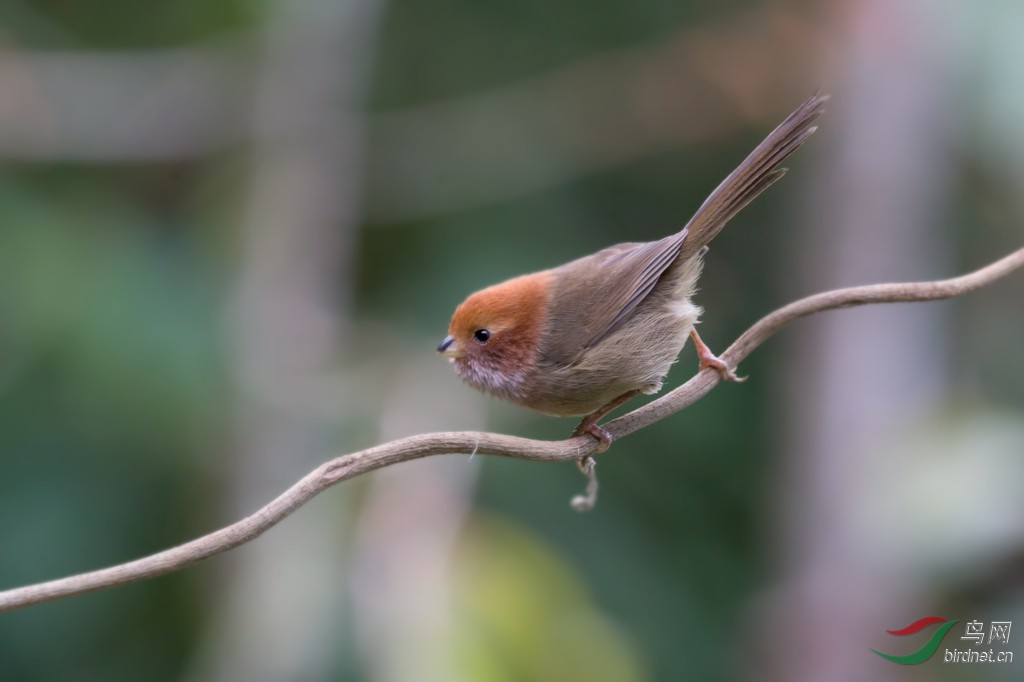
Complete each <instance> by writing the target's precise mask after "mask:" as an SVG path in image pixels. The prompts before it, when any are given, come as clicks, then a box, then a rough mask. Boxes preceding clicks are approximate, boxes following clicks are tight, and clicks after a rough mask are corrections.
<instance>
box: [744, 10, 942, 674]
mask: <svg viewBox="0 0 1024 682" xmlns="http://www.w3.org/2000/svg"><path fill="white" fill-rule="evenodd" d="M835 16H836V19H837V24H838V30H839V31H840V37H839V54H838V58H839V63H837V64H836V68H835V71H836V72H837V73H839V74H841V76H840V78H841V79H842V83H841V84H840V85H837V86H836V87H835V90H836V91H837V92H840V93H842V96H841V97H840V98H837V99H836V100H835V102H834V103H833V104H834V106H833V107H832V109H833V111H834V112H835V114H834V115H835V119H834V120H833V121H830V126H829V127H830V129H831V130H834V131H836V132H835V133H834V135H835V137H834V138H833V139H834V142H833V153H832V154H829V155H827V156H825V157H822V158H824V159H826V160H827V161H826V163H827V166H826V167H825V168H823V169H822V171H823V172H821V173H819V174H818V181H817V182H816V183H812V184H813V186H812V187H811V190H812V191H811V192H809V194H808V196H810V197H811V199H810V201H809V204H810V206H809V211H808V214H807V215H808V218H807V220H806V221H805V223H804V226H803V228H802V234H799V235H798V239H799V242H800V245H799V248H792V249H789V252H791V253H794V254H800V258H801V260H802V263H801V267H802V268H803V271H804V277H803V280H804V281H803V283H802V285H801V288H802V289H805V288H807V287H808V286H810V287H820V288H831V287H839V286H848V285H852V284H860V283H863V282H868V281H892V280H915V279H929V278H934V277H936V276H940V275H941V274H942V273H944V272H948V271H950V269H952V268H951V267H945V266H943V264H944V263H947V262H948V261H949V254H948V253H947V251H946V249H944V248H943V247H942V246H941V245H942V244H944V243H946V242H947V241H948V240H946V239H943V238H942V233H943V228H944V225H943V220H942V217H943V216H944V215H945V214H946V212H947V208H948V202H949V199H948V197H949V194H950V191H949V190H950V181H951V176H952V172H951V166H952V162H951V157H952V146H953V144H954V136H953V135H952V134H951V130H952V129H954V128H955V127H954V126H953V125H952V122H951V121H950V120H949V119H950V112H951V111H953V110H954V109H953V107H952V106H951V105H952V101H953V98H954V96H955V91H956V89H955V87H954V86H955V84H954V83H951V82H950V81H951V80H952V75H953V71H952V69H951V64H952V60H953V59H954V58H955V55H954V54H952V50H951V46H952V45H953V44H955V41H952V40H951V36H952V34H953V32H954V31H955V30H956V28H955V27H954V26H951V25H949V24H950V22H948V18H949V15H947V14H939V13H935V12H934V11H933V9H932V8H931V7H930V6H929V5H928V4H927V3H923V2H917V1H916V0H901V1H898V2H892V1H891V0H870V1H869V2H863V3H854V4H850V3H839V4H838V5H836V7H835ZM879 158H884V159H886V161H885V162H884V163H879V162H878V159H879ZM948 313H949V308H948V307H946V306H938V305H932V306H914V307H909V308H908V307H887V308H882V307H878V308H871V309H867V308H865V309H859V310H850V311H846V312H844V313H843V314H842V315H833V316H822V317H821V318H819V319H817V320H814V321H813V322H812V323H810V324H809V325H808V332H807V333H806V334H804V335H803V336H802V337H801V338H800V339H799V340H798V345H797V347H795V348H794V349H793V352H792V353H791V358H790V363H789V364H790V366H789V367H788V369H786V371H785V372H784V373H783V374H782V375H781V376H782V377H783V378H782V383H783V384H788V386H787V387H786V389H785V391H786V395H787V396H788V397H789V398H791V399H787V400H786V401H783V402H784V403H785V405H786V407H785V410H786V413H785V415H784V424H785V427H784V428H785V431H784V433H783V434H782V435H783V439H784V440H783V446H784V449H783V458H784V459H783V463H784V467H783V469H782V473H781V474H780V479H779V483H780V488H779V490H778V491H777V495H778V497H779V499H778V500H777V503H776V504H775V505H773V507H774V508H775V509H777V510H778V511H777V512H776V513H777V514H778V515H779V518H778V520H779V521H781V524H782V527H781V532H780V534H779V540H780V542H779V544H778V547H779V550H778V551H779V553H780V554H779V556H778V557H777V559H778V560H779V561H780V562H781V565H780V569H781V573H782V583H781V586H780V587H779V588H778V590H779V592H778V593H777V594H776V595H774V597H773V599H772V600H771V601H770V603H771V608H769V609H768V612H767V613H766V614H764V615H765V617H766V618H770V620H765V621H764V622H763V623H762V626H764V628H765V630H764V632H763V633H762V634H763V636H764V637H765V645H766V646H765V647H764V650H763V651H764V652H779V653H781V652H784V651H785V652H787V655H785V656H777V657H772V656H771V655H770V654H768V656H769V660H770V669H771V672H772V674H771V675H770V676H768V677H766V676H765V674H764V672H765V667H764V666H758V667H757V668H756V672H754V673H753V674H752V675H751V677H750V678H749V679H757V680H767V679H771V680H792V681H794V682H798V681H807V682H809V681H810V680H826V679H827V680H835V681H837V682H838V681H841V680H860V679H867V678H869V677H870V678H871V679H876V680H877V679H880V678H879V677H878V673H879V672H880V671H879V669H878V667H877V662H876V661H874V660H871V658H870V657H868V656H865V655H864V648H865V647H866V646H868V644H867V643H866V642H865V636H866V634H865V633H875V632H881V630H882V629H883V628H884V627H895V624H894V623H892V621H891V618H887V616H888V615H889V614H891V613H892V610H893V609H895V610H896V611H897V612H899V613H904V614H906V617H907V618H908V619H910V618H911V617H914V616H919V615H921V614H922V613H923V612H922V611H921V610H920V609H921V608H923V607H922V606H921V605H920V604H918V603H916V599H918V598H921V597H923V596H924V595H922V594H920V593H918V592H915V591H914V590H913V589H912V585H909V584H908V583H911V582H913V580H912V579H911V578H910V577H909V575H910V572H909V568H910V567H909V564H908V557H907V555H906V552H895V553H892V554H885V555H883V554H882V553H880V550H879V546H880V543H879V542H878V538H871V537H867V536H866V535H865V529H866V527H867V526H866V524H865V522H864V520H865V515H867V514H870V510H871V506H870V504H868V503H867V502H866V500H865V498H866V495H867V493H866V491H867V490H868V489H869V488H866V487H865V483H866V482H868V481H870V480H872V479H873V478H875V477H879V476H886V475H887V473H886V472H887V471H889V470H890V467H891V466H892V463H893V460H894V459H895V458H897V457H898V455H899V453H898V452H896V450H897V447H896V446H895V445H894V442H893V438H894V434H895V433H898V432H899V430H900V426H901V424H900V422H898V421H897V420H908V419H913V418H915V417H917V416H923V415H927V414H929V413H932V412H933V411H934V410H936V409H937V408H938V407H940V405H939V401H940V400H942V399H943V398H944V397H945V396H947V395H948V384H949V377H950V373H949V370H948V364H947V357H946V356H947V350H948V349H947V344H946V343H945V336H944V335H943V334H942V329H943V328H945V327H946V326H945V325H943V318H944V316H946V315H948ZM769 614H770V615H769ZM779 623H787V624H788V626H789V627H785V628H779V627H778V624H779ZM791 628H792V629H791ZM793 631H799V632H803V633H812V632H813V633H814V637H813V642H810V641H806V642H804V644H806V646H803V647H801V648H800V655H793V654H795V653H796V652H795V651H794V650H793V648H792V647H790V646H789V645H788V644H787V643H786V642H784V641H781V640H779V639H777V638H779V637H782V638H784V639H786V640H789V635H790V634H792V632H793ZM768 632H771V633H774V634H767V633H768ZM890 667H891V670H889V673H890V675H891V676H892V679H896V678H897V677H900V673H902V672H903V671H902V670H899V667H898V666H890ZM883 674H884V673H883ZM885 679H889V678H888V677H886V678H885Z"/></svg>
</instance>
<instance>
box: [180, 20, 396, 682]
mask: <svg viewBox="0 0 1024 682" xmlns="http://www.w3.org/2000/svg"><path fill="white" fill-rule="evenodd" d="M381 5H382V3H381V2H380V1H379V0H347V1H338V2H334V1H329V0H279V1H278V2H273V3H270V4H269V5H268V12H269V15H268V18H267V22H266V36H265V43H264V46H263V51H262V63H261V65H260V68H261V72H260V75H259V76H258V80H257V88H256V91H255V98H254V101H253V103H252V111H251V126H252V131H251V132H252V140H253V141H252V147H251V153H252V171H251V172H252V175H251V179H250V182H249V187H248V191H247V196H246V198H245V205H244V211H243V214H242V223H241V227H240V231H241V234H240V242H241V254H242V257H241V262H240V272H239V279H238V283H237V290H236V296H235V299H234V307H233V310H229V315H231V319H230V325H231V327H230V329H231V332H232V333H231V335H230V339H231V341H232V344H233V346H232V347H231V348H230V349H229V353H230V356H231V357H232V359H233V361H234V364H233V367H234V374H235V382H236V389H237V399H238V404H237V413H236V414H237V422H236V429H237V431H236V438H235V444H234V456H233V458H232V459H231V460H230V466H231V467H232V471H230V472H229V475H228V476H226V479H227V480H228V481H229V482H230V483H229V486H230V488H231V490H230V495H229V496H228V500H229V502H228V506H229V507H230V508H229V509H226V510H225V511H224V514H225V516H226V517H231V518H233V517H237V516H241V515H243V514H248V513H250V512H251V511H252V510H253V509H255V508H257V507H259V506H260V504H262V503H263V502H264V501H265V500H266V499H267V498H268V497H270V496H271V495H272V493H273V491H275V490H277V489H278V488H279V487H280V486H281V485H282V484H283V483H284V482H286V481H288V480H290V479H292V478H294V475H295V472H300V471H303V470H306V469H308V468H309V467H310V466H312V465H313V464H314V463H315V462H318V461H319V460H320V459H322V457H323V453H324V452H325V451H326V450H328V449H330V448H329V442H328V434H327V433H326V426H325V425H324V424H323V423H322V422H319V421H318V420H316V419H315V418H311V417H310V416H309V415H308V412H307V411H306V410H303V409H302V405H303V403H304V401H306V400H308V398H309V393H310V387H311V383H312V382H313V380H314V379H316V377H317V376H318V375H321V374H322V373H323V372H325V371H326V370H327V369H328V368H329V367H330V365H331V363H332V362H334V360H335V357H336V355H337V353H338V351H339V349H340V344H339V341H342V340H344V337H345V333H344V332H345V324H346V322H347V321H348V316H349V308H350V299H351V286H352V269H353V268H352V265H353V264H352V256H353V242H354V241H355V234H354V232H355V228H356V225H357V218H358V215H359V206H358V205H357V204H358V197H359V195H360V188H361V182H360V170H359V169H360V164H361V152H362V144H363V123H364V122H363V118H362V112H363V109H364V105H363V100H364V93H365V90H366V87H367V85H366V82H367V76H368V71H369V69H370V66H371V56H372V53H373V48H374V40H375V38H376V36H377V28H378V18H379V15H380V12H381ZM338 511H339V510H338V508H337V507H333V506H326V505H319V506H316V507H314V508H311V509H309V510H305V511H304V513H302V514H299V515H297V517H296V518H295V519H294V520H293V523H292V525H291V528H290V529H289V532H287V533H280V534H273V533H272V534H270V535H269V536H268V537H267V538H265V539H264V541H263V542H260V543H258V544H257V545H254V546H253V547H252V548H251V549H250V550H248V551H246V552H243V553H241V554H238V555H235V556H232V557H229V558H228V559H227V561H229V562H230V565H229V566H228V567H226V568H224V569H223V574H222V576H223V577H229V578H230V580H229V581H226V582H225V584H224V585H222V588H223V589H220V590H218V591H217V592H216V594H217V595H218V599H217V604H216V607H215V608H216V609H217V610H218V611H219V613H217V614H215V615H214V618H213V622H214V623H215V625H214V627H213V628H212V629H211V631H210V632H209V635H208V639H207V641H206V642H205V647H204V649H205V650H204V653H203V655H201V656H200V659H199V661H198V662H197V664H196V667H195V669H194V670H193V674H194V675H195V677H196V678H197V679H204V680H205V679H222V680H242V679H254V680H255V679H267V680H270V679H281V680H283V679H319V678H321V677H322V676H323V675H324V674H325V673H324V670H325V668H327V667H328V666H329V663H330V661H331V660H332V659H333V656H334V652H335V650H336V649H337V647H338V643H337V642H336V641H335V637H336V635H337V634H338V633H337V632H336V631H335V628H334V627H333V626H335V614H336V611H337V608H338V602H339V600H340V599H341V597H342V591H341V586H342V584H343V581H342V579H341V574H342V572H343V563H344V562H343V557H342V555H341V553H340V549H339V548H340V543H338V542H334V541H332V540H331V538H332V537H337V535H338V528H339V526H341V525H342V524H343V519H342V518H340V514H339V513H338Z"/></svg>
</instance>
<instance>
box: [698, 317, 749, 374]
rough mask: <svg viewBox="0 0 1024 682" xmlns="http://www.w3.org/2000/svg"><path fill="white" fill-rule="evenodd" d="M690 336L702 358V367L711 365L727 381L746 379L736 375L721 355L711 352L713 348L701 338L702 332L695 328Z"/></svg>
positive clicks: (699, 356)
mask: <svg viewBox="0 0 1024 682" xmlns="http://www.w3.org/2000/svg"><path fill="white" fill-rule="evenodd" d="M690 338H691V339H693V347H694V348H695V349H696V350H697V357H698V358H699V359H700V368H701V369H705V368H707V367H710V368H711V369H714V370H717V371H718V373H719V375H721V377H722V379H724V380H725V381H737V382H739V381H746V380H747V378H746V377H739V376H736V372H734V371H733V370H732V369H731V368H730V367H729V365H727V364H726V363H725V361H724V360H722V359H721V358H720V357H718V356H717V355H715V354H714V353H712V352H711V349H710V348H708V347H707V345H706V344H705V343H704V341H702V340H701V338H700V334H698V333H697V330H696V329H694V330H693V331H691V332H690Z"/></svg>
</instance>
